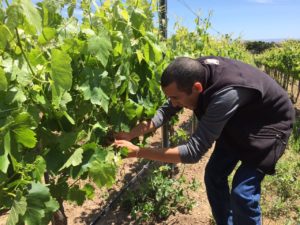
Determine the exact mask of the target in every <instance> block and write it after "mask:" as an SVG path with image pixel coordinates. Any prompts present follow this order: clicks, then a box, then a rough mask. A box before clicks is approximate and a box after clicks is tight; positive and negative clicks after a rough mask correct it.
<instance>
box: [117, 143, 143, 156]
mask: <svg viewBox="0 0 300 225" xmlns="http://www.w3.org/2000/svg"><path fill="white" fill-rule="evenodd" d="M114 145H115V146H116V147H118V148H120V147H125V148H127V149H128V155H127V158H130V157H137V156H138V152H139V151H140V147H139V146H136V145H134V144H132V143H131V142H130V141H127V140H115V142H114Z"/></svg>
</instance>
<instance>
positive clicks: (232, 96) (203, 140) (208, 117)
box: [115, 87, 255, 163]
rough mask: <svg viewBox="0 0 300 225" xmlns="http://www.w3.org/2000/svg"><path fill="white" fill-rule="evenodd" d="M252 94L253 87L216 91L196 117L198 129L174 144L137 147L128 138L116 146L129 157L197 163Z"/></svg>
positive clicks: (251, 97)
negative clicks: (127, 152) (187, 138)
mask: <svg viewBox="0 0 300 225" xmlns="http://www.w3.org/2000/svg"><path fill="white" fill-rule="evenodd" d="M253 97H255V91H253V90H250V89H245V88H232V87H230V88H227V89H224V90H222V91H220V92H218V93H217V94H216V96H215V98H214V99H213V101H212V103H211V104H210V106H209V107H208V109H207V111H206V114H205V115H204V116H203V117H202V118H201V121H199V127H198V129H197V131H196V132H195V133H194V134H193V135H192V137H191V138H190V139H189V140H188V142H187V143H186V144H184V145H180V146H177V147H175V148H164V149H162V148H140V147H138V146H136V145H133V144H132V143H131V142H128V141H124V140H116V141H115V146H117V147H127V148H128V150H129V154H128V157H139V158H146V159H150V160H158V161H163V162H171V163H178V162H183V163H196V162H198V161H199V159H200V158H201V157H202V155H203V154H204V153H205V152H206V151H207V150H208V148H209V147H210V146H211V145H212V143H213V142H214V141H215V140H216V139H217V138H218V137H219V136H220V134H221V132H222V130H223V127H224V126H225V124H226V123H227V121H228V120H229V119H230V118H231V117H232V116H233V115H234V113H235V112H236V110H237V109H238V108H239V107H241V106H243V105H245V104H247V103H248V102H249V101H251V100H252V99H253Z"/></svg>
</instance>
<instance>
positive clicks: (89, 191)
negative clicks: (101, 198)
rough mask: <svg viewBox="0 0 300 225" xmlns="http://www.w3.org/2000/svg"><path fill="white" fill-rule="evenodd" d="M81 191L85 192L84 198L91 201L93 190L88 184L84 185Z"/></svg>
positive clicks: (93, 194)
mask: <svg viewBox="0 0 300 225" xmlns="http://www.w3.org/2000/svg"><path fill="white" fill-rule="evenodd" d="M82 190H83V191H85V196H86V198H88V199H90V200H92V199H93V198H94V196H95V188H94V187H93V186H92V185H90V184H85V185H84V187H83V188H82Z"/></svg>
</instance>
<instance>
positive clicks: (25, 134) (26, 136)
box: [12, 127, 37, 148]
mask: <svg viewBox="0 0 300 225" xmlns="http://www.w3.org/2000/svg"><path fill="white" fill-rule="evenodd" d="M12 132H14V133H15V138H16V140H17V142H18V143H20V144H22V145H24V146H25V147H27V148H33V147H34V146H35V145H36V143H37V140H36V137H35V135H36V134H35V132H34V131H33V130H31V129H29V128H26V127H18V128H15V129H13V130H12Z"/></svg>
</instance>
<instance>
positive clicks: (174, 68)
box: [161, 57, 206, 109]
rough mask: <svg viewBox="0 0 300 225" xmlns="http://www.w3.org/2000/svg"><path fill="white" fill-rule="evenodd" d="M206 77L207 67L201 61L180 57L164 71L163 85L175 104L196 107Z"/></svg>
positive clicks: (190, 107)
mask: <svg viewBox="0 0 300 225" xmlns="http://www.w3.org/2000/svg"><path fill="white" fill-rule="evenodd" d="M205 79H206V77H205V69H204V67H203V66H202V65H201V63H199V62H198V61H197V60H195V59H191V58H188V57H179V58H176V59H175V60H174V61H173V62H172V63H171V64H170V65H169V66H168V67H167V68H166V69H165V71H164V72H163V74H162V77H161V86H162V89H163V91H164V93H165V94H166V96H167V97H168V98H170V100H171V103H172V105H173V106H175V107H186V108H189V109H195V108H196V106H197V102H198V96H199V94H200V93H201V92H202V91H203V84H204V83H206V81H205Z"/></svg>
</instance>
